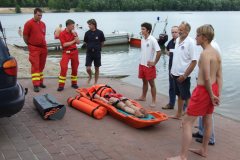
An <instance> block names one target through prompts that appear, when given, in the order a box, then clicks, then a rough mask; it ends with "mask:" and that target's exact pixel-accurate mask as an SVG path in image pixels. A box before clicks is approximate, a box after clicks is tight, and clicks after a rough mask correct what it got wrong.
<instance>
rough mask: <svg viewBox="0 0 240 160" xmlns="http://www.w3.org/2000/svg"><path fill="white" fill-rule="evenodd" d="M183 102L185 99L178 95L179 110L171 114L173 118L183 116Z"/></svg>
mask: <svg viewBox="0 0 240 160" xmlns="http://www.w3.org/2000/svg"><path fill="white" fill-rule="evenodd" d="M183 104H184V100H183V99H182V98H181V97H180V96H178V110H177V113H176V114H175V115H174V116H171V117H170V118H173V119H180V118H181V116H182V111H183Z"/></svg>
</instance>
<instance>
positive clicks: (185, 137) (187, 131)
mask: <svg viewBox="0 0 240 160" xmlns="http://www.w3.org/2000/svg"><path fill="white" fill-rule="evenodd" d="M196 119H197V117H193V116H188V115H186V117H184V121H183V134H182V148H181V153H180V155H179V156H176V157H171V158H167V160H187V151H188V148H189V145H190V143H191V141H192V126H193V124H194V121H195V120H196Z"/></svg>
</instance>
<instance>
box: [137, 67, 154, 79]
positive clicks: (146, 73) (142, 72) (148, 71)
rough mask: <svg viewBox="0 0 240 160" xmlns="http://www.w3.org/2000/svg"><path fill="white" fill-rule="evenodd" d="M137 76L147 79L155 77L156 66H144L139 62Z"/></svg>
mask: <svg viewBox="0 0 240 160" xmlns="http://www.w3.org/2000/svg"><path fill="white" fill-rule="evenodd" d="M138 78H141V79H142V78H145V79H146V80H147V81H149V80H152V79H155V78H156V67H155V66H152V67H146V66H144V65H141V64H139V70H138Z"/></svg>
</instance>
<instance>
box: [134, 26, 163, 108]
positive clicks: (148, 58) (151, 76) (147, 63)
mask: <svg viewBox="0 0 240 160" xmlns="http://www.w3.org/2000/svg"><path fill="white" fill-rule="evenodd" d="M151 31H152V25H151V24H150V23H146V22H145V23H142V25H141V33H142V35H143V38H142V39H141V57H140V64H139V70H138V78H140V79H142V82H143V86H142V95H141V96H140V97H139V98H138V99H136V100H138V101H145V100H146V96H147V91H148V84H149V85H150V87H151V94H152V103H151V104H150V106H151V107H155V106H156V92H157V91H156V86H155V81H154V80H155V78H156V64H157V63H158V61H159V59H160V56H161V49H160V47H159V45H158V42H157V40H156V39H155V38H154V37H153V36H152V35H150V33H151Z"/></svg>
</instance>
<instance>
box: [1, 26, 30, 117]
mask: <svg viewBox="0 0 240 160" xmlns="http://www.w3.org/2000/svg"><path fill="white" fill-rule="evenodd" d="M0 30H1V31H2V35H3V38H2V37H1V36H0V118H1V117H9V116H11V115H13V114H15V113H17V112H19V111H20V110H21V109H22V107H23V105H24V101H25V90H24V89H23V87H22V86H21V85H20V84H19V83H18V82H17V62H16V60H15V58H14V57H12V56H11V55H10V54H9V51H8V48H7V45H6V42H5V41H4V38H5V36H4V34H3V29H2V25H1V22H0ZM4 42H5V43H4Z"/></svg>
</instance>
